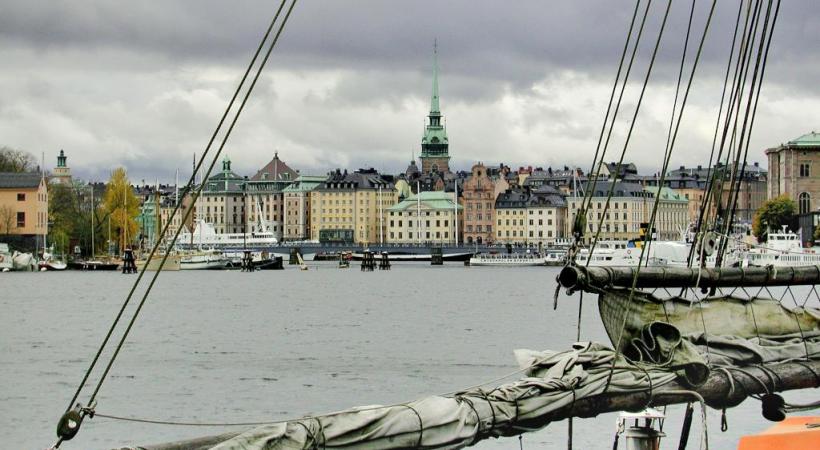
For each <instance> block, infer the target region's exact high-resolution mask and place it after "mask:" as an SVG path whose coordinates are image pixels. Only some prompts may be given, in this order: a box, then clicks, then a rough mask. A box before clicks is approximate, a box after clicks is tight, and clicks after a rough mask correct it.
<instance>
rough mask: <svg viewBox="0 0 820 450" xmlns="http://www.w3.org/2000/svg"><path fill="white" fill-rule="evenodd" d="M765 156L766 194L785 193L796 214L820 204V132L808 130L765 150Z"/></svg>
mask: <svg viewBox="0 0 820 450" xmlns="http://www.w3.org/2000/svg"><path fill="white" fill-rule="evenodd" d="M766 156H767V157H768V159H769V178H768V189H767V190H768V198H775V197H778V196H780V195H787V196H788V197H789V198H791V199H792V200H794V201H795V202H796V203H797V209H798V213H799V214H807V213H809V212H812V211H817V210H818V207H820V203H818V200H820V133H816V132H814V131H812V132H811V133H808V134H804V135H803V136H800V137H798V138H796V139H793V140H791V141H789V142H787V143H785V144H781V145H779V146H777V147H774V148H770V149H767V150H766Z"/></svg>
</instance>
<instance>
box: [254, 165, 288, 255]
mask: <svg viewBox="0 0 820 450" xmlns="http://www.w3.org/2000/svg"><path fill="white" fill-rule="evenodd" d="M298 176H299V174H298V173H297V172H296V171H295V170H293V169H291V168H290V167H289V166H288V165H287V164H285V163H284V162H283V161H282V160H281V159H279V152H274V154H273V159H271V160H270V162H268V163H267V164H265V166H264V167H262V168H261V169H259V170H258V171H257V172H256V174H255V175H254V176H252V177H251V178H250V180H249V181H248V186H247V196H248V198H247V201H248V211H247V215H248V231H249V232H252V233H253V232H256V231H268V232H271V233H273V234H274V236H275V237H276V239H278V240H282V238H283V235H284V225H283V221H284V216H285V201H284V192H283V191H284V189H285V188H287V187H288V186H290V185H291V184H292V183H293V182H294V181H295V180H296V178H297V177H298ZM260 223H261V224H263V225H262V226H260ZM262 227H264V228H266V229H267V230H265V229H263V228H262Z"/></svg>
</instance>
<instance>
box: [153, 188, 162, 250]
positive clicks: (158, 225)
mask: <svg viewBox="0 0 820 450" xmlns="http://www.w3.org/2000/svg"><path fill="white" fill-rule="evenodd" d="M159 195H160V194H159V179H157V192H156V193H155V194H154V207H155V208H156V209H155V211H154V217H156V229H155V231H154V243H153V244H154V245H153V246H156V245H157V243H158V242H160V241H161V239H162V236H160V234H161V233H162V215H161V214H160V201H159Z"/></svg>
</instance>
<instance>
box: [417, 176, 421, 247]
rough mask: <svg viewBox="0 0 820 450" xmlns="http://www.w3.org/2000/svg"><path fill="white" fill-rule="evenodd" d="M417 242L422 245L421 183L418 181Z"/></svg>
mask: <svg viewBox="0 0 820 450" xmlns="http://www.w3.org/2000/svg"><path fill="white" fill-rule="evenodd" d="M416 242H417V243H419V244H421V181H418V180H416Z"/></svg>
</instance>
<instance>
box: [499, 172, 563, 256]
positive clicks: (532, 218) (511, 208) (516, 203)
mask: <svg viewBox="0 0 820 450" xmlns="http://www.w3.org/2000/svg"><path fill="white" fill-rule="evenodd" d="M566 210H567V204H566V201H565V199H564V195H563V194H562V193H561V192H560V191H558V190H557V189H555V188H553V187H551V186H542V187H540V188H538V189H535V190H531V189H528V188H514V189H508V190H507V191H505V192H503V193H501V194H500V195H499V196H498V198H497V199H496V201H495V211H494V218H493V220H494V222H495V224H494V225H495V242H496V243H503V244H510V245H515V246H524V247H544V246H548V245H552V244H554V243H555V240H556V239H559V238H562V237H564V232H565V226H564V220H565V217H566V215H567V212H566Z"/></svg>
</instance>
